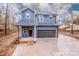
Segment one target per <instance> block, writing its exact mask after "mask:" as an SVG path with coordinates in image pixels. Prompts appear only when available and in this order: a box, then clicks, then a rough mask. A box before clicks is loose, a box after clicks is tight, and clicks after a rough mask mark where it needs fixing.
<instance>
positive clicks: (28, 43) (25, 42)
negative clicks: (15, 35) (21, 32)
mask: <svg viewBox="0 0 79 59" xmlns="http://www.w3.org/2000/svg"><path fill="white" fill-rule="evenodd" d="M19 44H27V45H28V46H31V45H34V42H33V41H19Z"/></svg>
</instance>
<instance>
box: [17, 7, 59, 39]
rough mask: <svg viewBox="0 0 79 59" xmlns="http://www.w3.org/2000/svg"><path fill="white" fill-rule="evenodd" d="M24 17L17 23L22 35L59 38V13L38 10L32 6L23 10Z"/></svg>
mask: <svg viewBox="0 0 79 59" xmlns="http://www.w3.org/2000/svg"><path fill="white" fill-rule="evenodd" d="M21 15H22V19H21V20H20V21H18V23H17V24H16V25H17V26H18V27H20V29H21V37H35V38H49V37H50V38H57V37H58V27H59V25H58V23H57V21H56V16H57V14H55V13H53V12H51V11H39V12H36V11H34V10H32V9H30V8H26V9H23V10H22V11H21Z"/></svg>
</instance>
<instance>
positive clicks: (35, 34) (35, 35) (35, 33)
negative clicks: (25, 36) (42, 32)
mask: <svg viewBox="0 0 79 59" xmlns="http://www.w3.org/2000/svg"><path fill="white" fill-rule="evenodd" d="M36 37H37V32H36V26H34V41H36Z"/></svg>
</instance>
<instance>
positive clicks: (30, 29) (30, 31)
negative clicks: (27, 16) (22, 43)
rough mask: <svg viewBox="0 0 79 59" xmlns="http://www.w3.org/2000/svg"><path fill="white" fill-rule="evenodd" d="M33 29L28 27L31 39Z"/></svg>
mask: <svg viewBox="0 0 79 59" xmlns="http://www.w3.org/2000/svg"><path fill="white" fill-rule="evenodd" d="M32 30H33V29H32V27H28V34H29V37H32Z"/></svg>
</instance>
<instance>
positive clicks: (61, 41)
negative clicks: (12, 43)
mask: <svg viewBox="0 0 79 59" xmlns="http://www.w3.org/2000/svg"><path fill="white" fill-rule="evenodd" d="M73 55H74V56H78V55H79V40H78V39H75V38H72V37H69V36H65V35H62V34H59V38H58V39H51V38H46V39H42V38H41V39H37V43H35V44H34V45H33V46H27V45H26V44H19V45H18V46H17V48H16V49H15V51H14V53H13V54H12V56H73Z"/></svg>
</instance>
